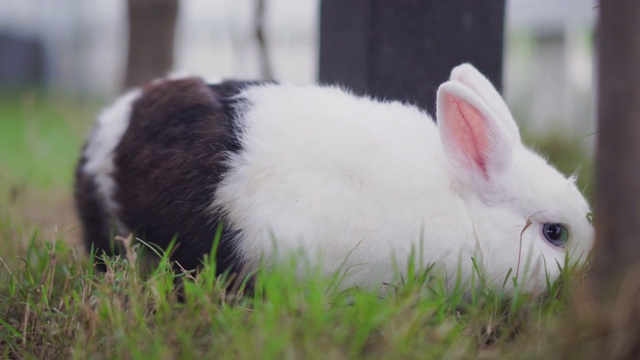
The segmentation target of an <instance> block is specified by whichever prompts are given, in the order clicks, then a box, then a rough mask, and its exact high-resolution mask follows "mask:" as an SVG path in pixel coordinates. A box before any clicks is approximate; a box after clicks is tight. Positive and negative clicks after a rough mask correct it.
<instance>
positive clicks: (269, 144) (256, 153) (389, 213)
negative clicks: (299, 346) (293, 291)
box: [214, 65, 593, 290]
mask: <svg viewBox="0 0 640 360" xmlns="http://www.w3.org/2000/svg"><path fill="white" fill-rule="evenodd" d="M469 72H471V73H469ZM460 78H464V81H459V80H457V79H460ZM478 79H480V80H478ZM482 79H484V77H483V76H482V75H480V73H477V71H476V70H475V69H474V68H473V67H471V66H470V65H464V68H456V69H454V71H453V72H452V81H449V82H447V83H446V84H444V85H443V86H442V87H441V88H440V90H439V103H438V105H439V109H438V116H439V118H438V123H439V124H440V127H441V131H440V132H439V131H438V129H437V127H436V125H435V123H434V122H433V120H432V119H431V118H430V117H429V116H427V115H426V114H425V113H423V112H421V111H420V110H418V109H416V108H414V107H411V106H406V105H403V104H401V103H398V102H377V101H373V100H370V99H366V98H358V97H355V96H352V95H350V94H347V93H345V92H344V91H343V90H341V89H338V88H334V87H317V86H295V85H288V84H284V85H264V86H254V87H250V88H247V89H246V90H245V91H244V92H243V93H242V94H241V96H242V97H244V98H246V99H247V100H248V102H247V104H245V107H244V108H243V109H241V111H240V114H241V119H240V121H241V125H240V128H241V129H242V135H241V143H242V146H243V150H242V152H240V153H239V154H231V155H230V160H229V165H230V171H229V173H228V174H227V176H226V177H225V179H224V181H223V182H222V183H221V184H220V186H219V187H218V189H217V191H216V193H215V196H214V199H215V200H214V206H215V207H216V208H219V209H222V210H224V211H225V212H226V214H227V222H228V225H230V226H231V227H232V228H234V229H236V230H239V231H240V232H241V234H240V236H239V239H238V246H239V251H238V252H239V254H240V256H241V257H242V258H243V259H244V260H245V261H246V262H247V263H248V264H249V266H255V265H256V264H257V263H258V262H259V261H260V260H261V259H264V260H267V261H273V260H276V261H277V259H278V258H279V257H278V254H286V253H289V252H291V251H296V250H298V249H302V250H304V251H305V252H306V253H307V254H308V255H309V260H310V261H311V262H312V264H315V265H318V264H321V267H322V269H323V270H324V271H325V272H327V273H333V272H334V271H336V270H339V269H342V270H345V271H347V275H346V277H345V280H344V282H343V284H342V285H343V286H351V285H359V286H366V287H376V286H379V285H380V284H382V282H392V281H394V279H397V273H396V270H399V271H404V270H406V269H407V260H408V257H409V254H410V253H411V251H412V249H415V250H416V251H418V252H419V254H418V260H419V262H420V264H423V265H426V264H429V263H437V264H439V265H440V266H441V268H442V269H443V270H444V271H446V273H447V275H448V276H449V279H450V280H452V282H453V279H454V278H455V276H456V275H457V274H458V272H460V275H461V277H462V280H464V281H469V279H470V278H471V276H472V265H471V261H470V258H471V257H475V258H476V259H477V261H478V263H479V265H480V266H481V267H482V268H483V270H484V271H485V274H486V276H487V277H488V280H489V281H491V282H493V283H494V284H496V286H499V285H501V284H502V282H503V280H505V277H506V275H507V273H508V272H509V270H510V269H511V271H512V274H511V275H512V276H515V274H516V273H517V274H518V276H519V281H520V282H525V280H527V281H526V288H527V289H531V290H533V289H537V290H542V289H540V288H541V287H542V285H543V284H544V282H545V271H547V272H548V273H549V275H550V277H551V278H552V279H553V278H555V277H557V275H558V269H557V266H556V261H557V262H559V263H560V264H562V263H564V256H565V251H566V250H565V249H562V248H557V247H554V246H552V245H550V244H548V243H547V242H546V241H545V240H544V238H543V237H542V225H543V224H544V223H545V222H562V223H564V224H566V225H567V226H568V228H569V233H570V236H571V238H570V240H569V243H568V244H567V247H566V248H567V249H568V251H569V252H570V253H571V254H572V255H573V256H574V259H577V258H579V257H580V256H584V255H585V253H586V252H588V251H589V249H590V248H591V246H592V237H593V233H592V232H593V229H592V227H591V225H590V224H589V223H588V221H587V219H586V215H587V213H588V212H589V207H588V205H587V203H586V201H585V200H584V199H583V197H582V196H581V195H580V193H579V192H578V191H577V189H576V188H575V186H574V184H573V183H572V182H571V181H570V180H568V179H566V178H565V177H564V176H562V175H561V174H560V173H558V172H557V171H556V170H555V169H553V168H552V167H551V166H549V165H548V164H547V163H546V162H545V161H544V160H543V159H542V158H540V157H539V156H537V155H536V154H534V153H532V152H531V151H529V150H527V149H526V148H525V147H524V146H523V145H522V143H521V142H520V137H519V134H518V133H517V126H516V125H515V122H513V118H512V117H511V115H510V113H509V112H508V109H507V107H506V105H504V103H503V102H502V99H501V97H500V96H499V94H498V93H497V92H496V91H495V89H494V88H493V87H492V86H491V85H490V83H489V82H488V80H486V79H484V80H482ZM467 83H468V84H470V85H471V86H469V85H467ZM487 84H489V88H487ZM476 89H479V90H476ZM476 91H482V92H487V91H492V92H493V93H491V94H478V93H477V92H476ZM447 96H454V97H456V99H457V100H456V101H461V102H462V103H463V104H467V105H470V106H474V107H475V108H477V109H480V110H479V113H481V114H483V116H484V117H486V118H487V119H488V120H486V123H487V124H489V125H488V126H489V128H488V129H489V131H490V133H491V134H493V135H496V136H494V137H493V138H491V144H492V146H491V147H489V148H491V149H496V150H495V151H493V152H491V153H489V154H487V156H489V157H490V159H492V160H491V161H490V164H491V165H490V166H489V167H488V168H489V169H490V171H488V174H484V173H479V172H478V171H480V170H479V169H480V168H479V167H478V166H475V165H474V164H471V163H469V162H467V163H466V165H464V164H465V161H466V160H464V159H463V161H458V160H459V158H460V157H461V156H462V157H464V156H465V155H464V154H461V153H460V152H456V151H457V150H455V149H454V150H453V151H447V152H446V153H445V151H443V146H445V147H446V146H450V145H451V144H449V143H447V141H449V140H450V139H451V135H446V134H447V131H445V130H443V129H444V128H446V126H448V124H449V121H453V120H450V119H447V118H440V114H441V112H442V111H444V110H446V109H445V107H446V106H450V105H447V104H446V103H443V102H442V101H440V99H443V98H445V97H447ZM505 109H506V114H507V115H508V116H505ZM492 129H493V130H492ZM514 129H515V130H514ZM514 131H515V132H514ZM454 132H455V130H454ZM441 134H442V135H441ZM449 134H451V132H449ZM443 142H444V143H443ZM494 145H495V146H494ZM452 154H453V155H452ZM456 159H458V160H456ZM494 165H495V166H494ZM479 183H481V185H478V184H479ZM528 219H530V221H531V225H530V226H528V227H526V229H525V225H526V224H527V221H528ZM521 233H522V236H521ZM520 242H522V243H520ZM520 248H522V253H520ZM545 263H546V267H545ZM518 267H519V268H518ZM301 271H302V270H301ZM301 275H302V274H301ZM452 282H451V283H452ZM511 284H512V283H511V281H508V282H507V287H510V286H511ZM450 285H451V284H450Z"/></svg>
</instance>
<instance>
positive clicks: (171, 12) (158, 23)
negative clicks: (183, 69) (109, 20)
mask: <svg viewBox="0 0 640 360" xmlns="http://www.w3.org/2000/svg"><path fill="white" fill-rule="evenodd" d="M127 9H128V17H129V52H128V56H127V73H126V77H125V82H124V86H125V88H131V87H133V86H139V85H142V84H144V83H145V82H147V81H149V80H152V79H154V78H156V77H159V76H164V75H166V74H167V72H169V71H170V70H171V69H172V67H173V47H174V33H175V27H176V20H177V17H178V0H128V1H127Z"/></svg>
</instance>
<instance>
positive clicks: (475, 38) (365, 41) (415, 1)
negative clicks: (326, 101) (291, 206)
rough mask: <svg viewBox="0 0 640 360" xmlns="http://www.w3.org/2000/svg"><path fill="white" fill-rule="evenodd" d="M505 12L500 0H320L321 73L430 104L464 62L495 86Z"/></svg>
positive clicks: (324, 78)
mask: <svg viewBox="0 0 640 360" xmlns="http://www.w3.org/2000/svg"><path fill="white" fill-rule="evenodd" d="M504 15H505V0H483V1H477V0H447V1H442V0H347V1H345V0H322V4H321V9H320V18H321V19H320V26H321V30H320V73H319V81H320V82H321V83H338V84H342V85H344V86H346V87H348V88H350V89H352V90H354V91H355V92H356V93H359V94H369V95H374V96H375V97H377V98H385V99H397V100H404V101H409V102H410V103H413V104H417V105H419V106H420V107H422V108H427V109H429V111H430V112H433V110H434V105H435V93H436V90H437V87H438V85H440V84H441V83H442V82H444V81H445V80H446V79H448V77H449V72H450V71H451V69H452V68H453V67H454V66H456V65H458V64H460V63H462V62H470V63H472V64H473V65H474V66H476V67H477V68H478V69H479V70H480V71H481V72H483V73H484V74H485V75H487V76H488V77H489V79H491V81H492V82H493V83H494V85H496V86H497V87H498V88H499V89H500V88H501V85H502V54H503V37H504V36H503V33H504Z"/></svg>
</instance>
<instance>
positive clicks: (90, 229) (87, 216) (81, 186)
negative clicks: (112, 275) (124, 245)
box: [74, 146, 122, 270]
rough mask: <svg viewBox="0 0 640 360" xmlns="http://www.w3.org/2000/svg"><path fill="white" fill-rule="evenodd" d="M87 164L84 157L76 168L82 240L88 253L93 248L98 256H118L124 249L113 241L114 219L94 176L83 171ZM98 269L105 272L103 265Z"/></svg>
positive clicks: (75, 190)
mask: <svg viewBox="0 0 640 360" xmlns="http://www.w3.org/2000/svg"><path fill="white" fill-rule="evenodd" d="M85 148H86V146H85ZM83 153H84V149H83ZM86 162H87V158H86V157H85V156H84V155H83V156H82V157H81V158H80V161H79V162H78V165H77V166H76V172H75V177H76V181H75V189H74V197H75V205H76V211H77V212H78V217H79V218H80V222H81V224H82V240H83V241H84V244H85V246H86V248H87V251H91V249H92V247H93V250H94V252H95V254H96V255H100V256H101V255H102V254H103V253H106V254H111V255H118V254H120V253H122V249H121V247H119V246H117V244H116V243H114V242H113V240H112V239H113V235H114V234H115V227H114V226H112V225H113V224H112V222H113V219H111V218H110V216H109V214H108V212H107V209H106V205H105V203H104V199H103V198H102V196H101V195H100V194H99V193H98V190H97V187H96V184H95V178H94V176H92V175H88V174H86V173H84V172H83V171H82V168H83V167H84V165H85V164H86ZM98 268H100V269H101V270H105V268H104V266H102V265H101V264H98Z"/></svg>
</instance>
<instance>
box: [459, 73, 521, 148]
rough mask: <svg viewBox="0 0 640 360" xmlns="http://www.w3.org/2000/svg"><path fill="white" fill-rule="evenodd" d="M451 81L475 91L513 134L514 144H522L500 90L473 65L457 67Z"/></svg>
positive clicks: (516, 126)
mask: <svg viewBox="0 0 640 360" xmlns="http://www.w3.org/2000/svg"><path fill="white" fill-rule="evenodd" d="M449 79H450V80H454V81H459V82H461V83H463V84H464V85H466V86H467V87H468V88H469V89H471V90H473V92H475V93H476V95H478V96H479V97H480V98H481V99H482V100H484V102H485V104H487V106H489V108H491V110H493V112H494V113H495V114H496V115H497V116H498V118H499V119H500V120H501V121H502V123H503V124H504V126H505V127H506V128H507V130H508V131H509V133H510V134H511V137H512V138H513V141H514V143H520V142H521V140H520V131H518V125H516V122H515V121H514V120H513V115H511V111H509V108H508V107H507V104H506V103H505V102H504V100H503V99H502V96H500V93H498V90H496V88H495V87H493V85H492V84H491V82H490V81H489V80H488V79H487V78H486V77H484V75H482V74H481V73H480V72H479V71H478V70H477V69H476V68H475V67H473V65H471V64H462V65H458V66H456V67H455V68H454V69H453V70H451V76H450V78H449Z"/></svg>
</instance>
